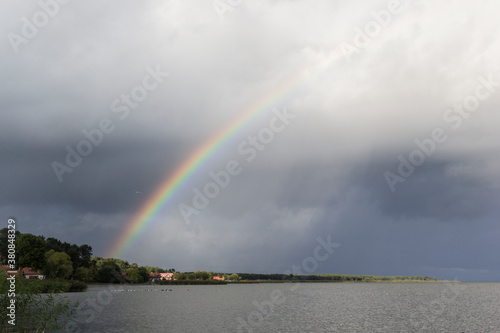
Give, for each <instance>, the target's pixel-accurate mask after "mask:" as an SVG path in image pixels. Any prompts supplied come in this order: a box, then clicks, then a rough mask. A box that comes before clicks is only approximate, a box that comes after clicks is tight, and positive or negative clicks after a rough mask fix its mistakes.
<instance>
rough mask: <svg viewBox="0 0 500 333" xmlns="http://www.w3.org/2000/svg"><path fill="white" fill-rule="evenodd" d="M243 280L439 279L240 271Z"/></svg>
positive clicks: (392, 280) (344, 280)
mask: <svg viewBox="0 0 500 333" xmlns="http://www.w3.org/2000/svg"><path fill="white" fill-rule="evenodd" d="M238 275H239V276H240V278H241V280H247V281H252V280H270V281H278V280H280V281H325V282H327V281H331V282H394V281H437V279H436V278H433V277H428V276H377V275H343V274H306V275H294V274H256V273H238Z"/></svg>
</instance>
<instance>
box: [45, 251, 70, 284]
mask: <svg viewBox="0 0 500 333" xmlns="http://www.w3.org/2000/svg"><path fill="white" fill-rule="evenodd" d="M45 260H46V264H45V267H44V268H43V272H44V274H45V275H46V276H47V278H49V279H67V278H69V277H70V276H71V273H73V264H72V262H71V258H70V257H69V255H67V254H66V253H64V252H56V251H54V250H50V251H48V252H47V253H46V254H45Z"/></svg>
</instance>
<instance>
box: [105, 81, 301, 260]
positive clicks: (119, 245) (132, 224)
mask: <svg viewBox="0 0 500 333" xmlns="http://www.w3.org/2000/svg"><path fill="white" fill-rule="evenodd" d="M307 74H308V72H307V71H302V72H300V73H299V74H298V75H296V76H295V77H294V78H292V79H291V80H288V81H287V82H286V83H284V84H281V85H280V86H278V87H277V88H276V89H274V90H272V91H271V92H269V93H268V94H266V95H265V96H263V97H261V98H260V99H259V100H257V101H256V102H254V103H252V104H251V105H250V106H249V107H248V108H247V109H245V110H244V111H243V112H242V113H241V114H240V115H239V116H238V117H236V118H235V119H233V120H232V121H230V122H229V123H228V124H227V125H226V126H225V127H223V128H222V129H221V130H220V131H219V132H217V133H216V134H215V135H213V136H212V137H211V138H210V139H209V140H207V141H206V142H205V143H203V144H202V145H200V146H199V147H198V148H197V149H196V150H195V151H194V152H193V153H192V154H191V155H190V156H189V157H188V158H187V159H186V160H185V161H184V162H183V163H182V164H181V165H180V166H179V167H178V168H177V169H176V170H175V171H174V173H172V174H169V175H167V177H166V178H165V179H163V181H162V182H161V185H160V186H159V187H158V188H157V189H156V190H155V192H154V193H153V195H151V196H150V197H149V198H148V199H147V200H146V202H145V203H144V204H143V205H142V206H141V208H140V209H139V211H137V213H135V214H134V216H133V217H132V218H131V219H130V221H129V222H128V223H127V225H126V227H125V229H124V231H123V232H122V233H121V235H120V236H119V238H118V240H117V241H116V242H115V243H114V245H113V246H112V248H111V249H110V250H109V252H108V254H107V257H108V258H119V257H122V256H123V255H124V254H125V253H126V252H127V250H128V249H129V248H130V246H131V245H132V243H133V242H134V241H135V239H137V237H138V236H139V235H140V234H141V232H142V231H143V230H144V228H145V227H146V226H147V225H148V224H149V223H150V222H151V221H152V219H153V217H154V216H155V215H156V214H157V213H158V212H159V210H160V209H161V208H162V207H163V206H164V205H166V204H167V203H168V202H169V201H170V200H171V199H172V198H173V197H174V194H175V193H176V192H177V191H178V190H179V189H180V188H181V187H182V186H183V184H185V183H186V182H187V181H188V180H189V179H190V177H191V176H193V174H194V173H195V172H196V171H197V170H198V169H200V168H201V167H202V166H203V165H204V163H205V162H206V161H207V160H208V159H209V158H210V157H211V156H212V155H214V154H215V152H217V151H218V149H219V148H220V147H221V146H223V145H224V143H226V142H227V141H229V140H230V139H231V138H232V137H233V136H234V135H235V134H236V133H238V132H239V131H240V130H241V129H242V128H243V127H245V125H247V124H248V123H250V122H251V121H252V120H254V119H255V118H256V117H257V116H258V115H260V114H261V113H263V112H265V111H267V110H269V108H270V107H271V106H273V105H275V104H276V103H277V102H278V101H280V100H281V99H283V98H284V97H286V96H287V95H289V94H290V93H291V92H293V91H294V90H295V88H297V87H298V86H299V84H300V83H301V82H302V81H303V78H304V76H306V75H307Z"/></svg>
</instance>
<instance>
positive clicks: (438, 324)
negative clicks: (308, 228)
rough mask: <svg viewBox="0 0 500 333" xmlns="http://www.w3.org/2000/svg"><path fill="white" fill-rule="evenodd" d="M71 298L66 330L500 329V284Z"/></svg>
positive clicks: (127, 290) (231, 289)
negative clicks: (72, 310) (75, 306)
mask: <svg viewBox="0 0 500 333" xmlns="http://www.w3.org/2000/svg"><path fill="white" fill-rule="evenodd" d="M162 289H163V291H162ZM166 290H167V291H166ZM170 290H171V291H170ZM64 296H66V297H68V299H70V300H71V301H76V300H79V301H80V302H81V303H80V307H79V309H78V310H77V313H76V314H75V316H74V317H73V319H72V321H71V322H70V323H68V325H67V327H66V329H65V330H64V331H65V332H134V333H136V332H156V333H157V332H301V333H303V332H370V333H372V332H495V333H498V332H500V316H499V315H500V283H444V282H441V283H302V284H298V283H286V284H281V283H280V284H273V283H269V284H268V283H265V284H238V285H231V284H228V285H207V286H159V285H152V286H133V285H132V286H131V285H127V286H120V285H113V286H99V287H90V288H89V289H88V291H87V292H84V293H69V294H64Z"/></svg>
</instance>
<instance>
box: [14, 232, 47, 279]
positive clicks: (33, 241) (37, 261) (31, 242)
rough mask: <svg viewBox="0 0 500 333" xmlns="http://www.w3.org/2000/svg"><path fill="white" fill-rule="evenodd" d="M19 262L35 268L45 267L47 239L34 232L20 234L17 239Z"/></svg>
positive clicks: (21, 265)
mask: <svg viewBox="0 0 500 333" xmlns="http://www.w3.org/2000/svg"><path fill="white" fill-rule="evenodd" d="M16 254H17V264H18V265H19V267H32V268H34V269H35V270H39V269H42V268H43V267H45V239H44V238H43V237H42V236H35V235H32V234H20V235H19V237H18V238H17V239H16Z"/></svg>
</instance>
